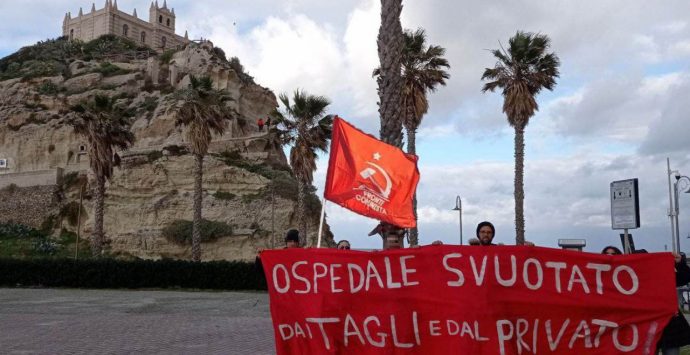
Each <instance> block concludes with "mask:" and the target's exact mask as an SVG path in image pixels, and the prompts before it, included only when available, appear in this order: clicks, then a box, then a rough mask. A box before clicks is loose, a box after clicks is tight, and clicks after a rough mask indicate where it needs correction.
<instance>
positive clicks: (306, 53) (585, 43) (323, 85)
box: [0, 0, 690, 251]
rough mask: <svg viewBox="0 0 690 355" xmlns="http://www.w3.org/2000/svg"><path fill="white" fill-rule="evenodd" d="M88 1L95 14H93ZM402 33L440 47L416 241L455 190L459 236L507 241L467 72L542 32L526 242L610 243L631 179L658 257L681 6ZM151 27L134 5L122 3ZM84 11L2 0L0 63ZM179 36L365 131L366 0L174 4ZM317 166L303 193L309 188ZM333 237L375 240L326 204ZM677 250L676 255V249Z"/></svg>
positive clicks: (502, 183) (504, 18)
mask: <svg viewBox="0 0 690 355" xmlns="http://www.w3.org/2000/svg"><path fill="white" fill-rule="evenodd" d="M102 3H103V1H100V0H99V2H98V4H97V8H100V7H102V6H103V4H102ZM403 3H404V9H403V14H402V24H403V27H404V28H410V29H414V28H417V27H422V28H424V29H426V31H427V34H428V40H429V42H431V43H433V44H437V45H440V46H443V47H445V48H446V49H447V59H448V60H449V62H450V64H451V66H452V68H451V70H450V74H451V79H450V80H449V81H448V85H447V86H446V87H441V88H439V90H438V91H437V92H436V93H434V94H433V95H431V96H430V104H431V109H430V112H429V113H428V114H427V116H426V117H425V118H424V122H423V124H422V128H421V131H420V132H419V135H418V142H417V147H418V148H417V149H418V152H419V155H420V165H419V168H420V171H421V181H420V185H419V189H418V194H419V206H420V208H419V215H420V217H419V218H420V219H419V227H420V233H421V238H422V239H421V240H422V243H423V244H425V243H430V242H431V241H433V240H436V239H440V240H443V241H444V242H447V243H457V242H458V239H459V236H458V234H459V232H458V213H457V212H456V211H452V210H451V209H452V207H454V205H455V197H456V195H460V196H461V197H462V201H463V208H464V211H463V212H464V213H463V222H464V235H465V240H466V239H467V238H469V237H471V236H473V235H474V228H475V226H476V224H477V223H478V222H480V221H482V220H490V221H493V222H494V223H495V224H496V226H497V237H496V240H497V241H499V242H504V243H511V242H513V241H514V235H515V233H514V227H513V225H514V224H513V218H514V214H513V206H514V204H513V195H512V194H513V131H512V130H511V129H510V127H509V126H508V124H507V121H506V119H505V116H504V115H503V114H502V113H501V104H502V98H501V96H500V95H499V94H495V93H494V94H491V93H489V94H482V93H481V87H482V82H481V81H480V77H481V74H482V71H483V69H484V68H485V67H489V66H493V64H494V63H495V60H494V59H493V58H492V56H491V54H490V53H489V52H488V51H487V49H493V48H497V47H499V45H500V44H499V43H506V42H507V39H508V38H509V37H510V36H511V35H513V34H514V33H515V31H516V30H524V31H531V32H540V33H544V34H547V35H549V36H550V37H551V39H552V42H553V50H554V51H555V52H556V53H557V54H558V56H559V57H560V59H561V61H562V67H561V78H560V79H559V81H558V85H557V87H556V88H555V90H554V91H553V92H545V93H543V94H541V95H540V96H539V97H538V102H539V105H540V111H539V113H538V114H537V115H536V116H534V117H533V118H532V119H531V121H530V124H529V126H528V128H527V132H526V144H527V150H526V158H525V165H526V167H525V194H526V199H525V211H526V235H527V239H528V240H531V241H534V242H535V243H536V244H538V245H543V246H556V245H557V240H558V239H559V238H585V239H587V245H588V247H587V250H590V251H599V250H601V248H602V247H603V246H605V245H608V244H614V245H619V244H620V241H619V238H618V233H619V232H618V231H614V230H612V229H611V218H610V201H609V184H610V182H611V181H615V180H622V179H629V178H638V179H639V186H640V207H641V212H640V213H641V221H642V222H641V223H642V227H641V228H640V229H638V230H633V231H632V233H633V235H634V236H635V242H636V245H637V246H638V248H639V247H644V248H647V249H648V250H650V251H651V250H664V248H665V247H666V246H668V248H669V249H670V240H671V237H670V235H671V232H670V223H669V219H668V216H667V213H668V206H669V202H668V180H667V175H666V157H670V159H671V165H672V169H678V170H680V172H681V173H682V174H685V175H690V139H688V137H687V132H688V131H689V128H690V100H688V93H689V92H690V64H689V63H690V23H689V21H690V20H689V19H688V16H687V14H688V13H690V2H687V1H684V0H668V1H663V2H658V1H642V0H626V1H622V0H609V1H594V0H578V1H572V0H571V1H565V0H554V1H537V0H516V1H494V2H487V1H462V2H457V1H450V0H425V1H404V2H403ZM118 5H119V8H120V9H121V10H124V11H126V12H130V13H131V11H132V10H133V9H134V8H135V7H136V8H137V11H138V13H139V15H140V17H145V18H148V14H147V11H148V7H149V5H150V3H149V2H147V1H141V0H120V1H118ZM80 6H81V7H83V8H84V11H88V10H90V8H91V2H87V1H84V2H83V3H81V2H79V0H69V1H67V0H51V1H47V0H45V1H42V0H24V1H22V2H21V3H20V2H16V1H2V2H0V57H2V56H5V55H7V54H10V53H12V52H14V51H16V50H17V49H18V48H20V47H21V46H24V45H27V44H31V43H34V42H36V41H37V40H40V39H45V38H51V37H56V36H58V35H60V34H61V23H62V18H63V16H64V14H65V12H67V11H71V12H72V14H76V13H78V11H79V7H80ZM168 6H170V7H174V8H175V11H176V13H177V16H178V18H177V26H178V28H177V32H178V33H180V34H183V33H184V30H185V29H187V30H188V31H189V34H190V37H192V38H200V37H204V38H209V39H211V40H212V41H213V42H214V43H215V44H216V45H218V46H220V47H222V48H223V49H224V50H225V52H226V53H227V54H228V57H230V56H237V57H239V58H240V60H241V61H242V63H243V65H244V66H245V67H246V68H247V70H248V71H249V73H250V74H251V75H253V76H254V77H255V79H256V80H257V82H258V83H260V84H261V85H263V86H266V87H268V88H270V89H272V90H273V91H274V92H275V93H282V92H292V91H293V90H294V89H296V88H301V89H304V90H307V91H308V92H310V93H313V94H319V95H325V96H327V97H329V98H330V99H331V100H332V101H333V103H332V105H331V106H330V109H331V112H332V113H337V114H339V115H340V116H342V117H344V118H346V119H347V120H349V121H351V122H352V123H354V124H355V125H357V126H359V127H361V128H362V129H363V130H365V131H367V132H370V133H373V134H376V133H377V132H378V122H379V120H378V118H377V106H376V102H377V95H376V87H375V82H374V81H373V80H372V79H371V71H372V69H373V68H374V67H376V66H377V65H378V57H377V52H376V35H377V32H378V26H379V14H380V5H379V0H253V1H245V0H239V1H232V2H230V1H222V0H208V1H183V0H171V1H169V2H168ZM326 164H327V159H326V157H323V158H322V159H321V160H320V162H319V170H318V171H317V173H316V181H315V185H316V186H317V187H318V188H319V190H320V191H319V193H322V187H323V183H324V180H325V166H326ZM327 213H328V222H329V223H330V224H331V226H332V228H333V231H334V232H335V234H336V239H349V240H350V241H351V242H352V243H353V246H354V247H355V248H371V247H378V246H379V245H380V241H379V240H376V239H373V237H371V238H368V237H366V233H367V232H368V231H369V230H371V228H373V226H374V225H375V222H374V221H372V220H369V219H366V218H363V217H359V216H356V215H354V214H352V213H350V212H348V211H345V210H343V209H341V208H339V207H337V206H333V205H332V204H330V205H329V206H328V208H327ZM680 221H681V237H682V241H681V243H683V246H684V247H685V246H690V240H689V239H687V236H688V234H689V233H690V194H685V195H683V196H681V216H680ZM684 249H685V248H684Z"/></svg>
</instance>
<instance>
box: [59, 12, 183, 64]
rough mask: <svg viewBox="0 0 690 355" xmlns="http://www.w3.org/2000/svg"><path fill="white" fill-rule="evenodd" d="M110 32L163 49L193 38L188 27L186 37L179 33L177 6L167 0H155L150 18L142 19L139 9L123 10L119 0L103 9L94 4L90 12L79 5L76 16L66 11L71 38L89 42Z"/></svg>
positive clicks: (64, 32) (66, 29) (64, 27)
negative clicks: (169, 7) (85, 11)
mask: <svg viewBox="0 0 690 355" xmlns="http://www.w3.org/2000/svg"><path fill="white" fill-rule="evenodd" d="M106 34H113V35H117V36H120V37H124V38H127V39H130V40H132V41H134V42H135V43H137V44H140V45H146V46H149V47H151V48H153V49H155V50H156V51H159V52H163V51H165V50H166V49H175V48H180V47H182V46H184V45H185V44H187V43H189V42H190V40H189V37H188V35H187V31H185V34H184V37H182V36H180V35H177V34H176V33H175V9H174V8H172V9H168V4H167V2H166V0H163V6H158V0H156V1H155V2H152V3H151V7H150V8H149V20H148V21H144V20H142V19H140V18H139V17H138V16H137V10H136V9H134V12H133V13H132V15H129V14H127V13H125V12H123V11H120V10H119V9H118V8H117V0H106V1H105V6H104V7H103V8H102V9H100V10H96V5H95V4H92V5H91V11H90V12H89V13H86V14H85V13H84V12H83V11H82V9H81V8H79V14H78V15H77V16H76V17H72V14H71V13H70V12H68V13H66V14H65V19H64V21H63V22H62V35H63V36H66V37H68V38H69V39H79V40H82V41H85V42H87V41H90V40H93V39H96V38H98V37H100V36H102V35H106Z"/></svg>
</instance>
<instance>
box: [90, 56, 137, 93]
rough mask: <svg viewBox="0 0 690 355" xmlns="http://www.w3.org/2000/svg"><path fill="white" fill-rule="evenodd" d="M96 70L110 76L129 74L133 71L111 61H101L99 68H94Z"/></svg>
mask: <svg viewBox="0 0 690 355" xmlns="http://www.w3.org/2000/svg"><path fill="white" fill-rule="evenodd" d="M94 72H96V73H101V74H103V76H105V77H108V76H115V75H123V74H128V73H130V72H131V71H130V70H126V69H122V68H120V67H118V66H117V65H114V64H112V63H110V62H103V63H101V65H100V66H99V67H98V68H96V69H94ZM113 88H114V87H113ZM111 90H112V89H111Z"/></svg>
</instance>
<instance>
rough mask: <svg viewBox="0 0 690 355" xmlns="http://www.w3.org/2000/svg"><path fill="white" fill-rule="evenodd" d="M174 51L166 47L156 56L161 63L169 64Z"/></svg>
mask: <svg viewBox="0 0 690 355" xmlns="http://www.w3.org/2000/svg"><path fill="white" fill-rule="evenodd" d="M175 52H176V51H175V50H174V49H168V50H166V51H165V52H163V53H162V54H161V55H160V56H159V57H158V60H159V61H160V63H161V64H170V61H171V60H172V57H173V55H174V54H175Z"/></svg>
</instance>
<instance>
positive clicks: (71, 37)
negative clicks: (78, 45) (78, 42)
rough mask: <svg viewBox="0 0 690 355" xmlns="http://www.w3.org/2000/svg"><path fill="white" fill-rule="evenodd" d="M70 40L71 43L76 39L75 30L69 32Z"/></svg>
mask: <svg viewBox="0 0 690 355" xmlns="http://www.w3.org/2000/svg"><path fill="white" fill-rule="evenodd" d="M69 39H70V41H71V40H73V39H74V28H73V29H71V30H69Z"/></svg>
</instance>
